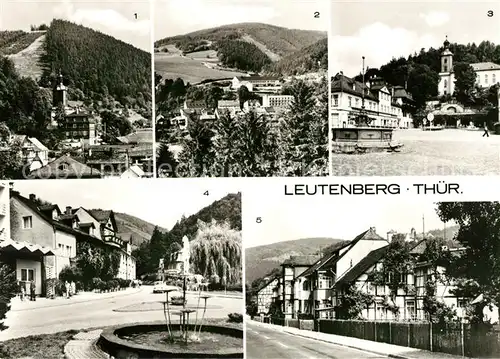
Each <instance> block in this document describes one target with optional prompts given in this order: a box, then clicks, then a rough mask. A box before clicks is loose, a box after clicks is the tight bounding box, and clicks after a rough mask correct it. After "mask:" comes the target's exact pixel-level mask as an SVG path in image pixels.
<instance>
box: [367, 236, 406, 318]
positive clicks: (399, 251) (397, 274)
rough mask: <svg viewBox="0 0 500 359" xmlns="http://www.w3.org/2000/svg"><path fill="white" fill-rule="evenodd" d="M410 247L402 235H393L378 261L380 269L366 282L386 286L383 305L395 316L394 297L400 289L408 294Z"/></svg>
mask: <svg viewBox="0 0 500 359" xmlns="http://www.w3.org/2000/svg"><path fill="white" fill-rule="evenodd" d="M411 249H412V246H411V244H410V243H409V242H406V241H405V238H404V235H398V234H396V235H394V236H393V237H392V240H391V243H389V246H388V248H387V252H386V253H385V255H384V257H383V258H382V260H381V261H380V263H381V264H382V269H375V270H373V271H372V272H370V274H369V275H368V281H370V282H372V283H373V284H374V285H378V286H387V287H388V288H389V295H388V298H387V302H386V303H385V306H386V309H388V310H390V311H392V312H393V313H394V314H395V315H396V316H397V315H398V314H399V307H398V306H397V305H396V296H397V295H398V291H399V290H400V289H402V290H404V291H405V292H408V289H409V288H408V286H407V281H406V278H407V275H408V274H409V273H413V268H414V259H413V256H412V254H411Z"/></svg>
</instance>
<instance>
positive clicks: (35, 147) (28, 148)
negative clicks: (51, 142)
mask: <svg viewBox="0 0 500 359" xmlns="http://www.w3.org/2000/svg"><path fill="white" fill-rule="evenodd" d="M11 143H12V144H13V145H17V146H19V147H21V153H20V155H21V159H22V162H23V163H24V164H25V165H27V166H28V167H27V173H30V172H32V171H34V170H36V169H38V168H40V167H43V166H45V165H46V164H47V163H48V162H49V149H48V148H47V147H45V145H44V144H43V143H41V142H40V141H39V140H38V139H37V138H35V137H28V136H25V135H13V136H12V139H11Z"/></svg>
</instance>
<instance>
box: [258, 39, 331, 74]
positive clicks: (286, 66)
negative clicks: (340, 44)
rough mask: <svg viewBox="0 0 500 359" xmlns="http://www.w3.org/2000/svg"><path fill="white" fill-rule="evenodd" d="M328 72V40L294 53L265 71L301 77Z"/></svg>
mask: <svg viewBox="0 0 500 359" xmlns="http://www.w3.org/2000/svg"><path fill="white" fill-rule="evenodd" d="M319 70H328V39H327V38H324V39H321V40H319V41H317V42H315V43H314V44H312V45H309V46H306V47H304V48H302V49H300V50H298V51H295V52H293V53H291V54H289V55H287V56H285V57H283V58H282V59H281V60H279V61H277V62H274V63H272V64H271V65H270V66H268V67H267V68H266V69H265V72H269V73H272V74H277V75H284V76H286V75H302V74H305V73H308V72H316V71H319Z"/></svg>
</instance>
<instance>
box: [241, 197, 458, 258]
mask: <svg viewBox="0 0 500 359" xmlns="http://www.w3.org/2000/svg"><path fill="white" fill-rule="evenodd" d="M363 197H364V198H363V199H359V197H349V196H347V197H343V198H340V197H305V196H299V197H296V196H289V197H288V196H282V195H281V194H278V195H274V196H273V195H272V194H271V193H268V192H266V193H265V194H264V195H263V196H259V195H257V194H256V193H254V194H253V195H248V194H245V192H244V194H243V239H244V244H245V247H247V248H250V247H256V246H261V245H266V244H271V243H277V242H282V241H289V240H296V239H301V238H314V237H329V238H336V239H344V240H352V239H354V238H355V237H356V236H357V235H358V234H360V233H362V232H364V231H365V230H367V229H369V228H370V227H375V229H376V232H377V233H378V234H379V235H380V236H382V237H384V238H385V237H386V236H387V232H388V231H390V230H395V231H396V232H398V233H409V232H410V230H411V229H412V228H415V230H416V231H417V233H421V232H422V230H423V228H424V223H425V231H426V232H427V231H429V230H432V229H443V228H444V224H443V223H442V222H441V220H440V219H439V217H438V216H437V215H436V211H435V208H436V205H435V203H433V202H432V201H429V200H417V199H416V198H415V200H410V201H409V200H408V199H401V198H399V199H390V198H391V197H387V198H384V199H381V198H380V197H376V196H363ZM264 201H265V203H266V204H265V206H263V205H262V203H263V202H264ZM257 217H260V218H261V223H257V219H256V218H257ZM422 217H423V218H424V221H423V220H422ZM450 225H451V224H447V226H450Z"/></svg>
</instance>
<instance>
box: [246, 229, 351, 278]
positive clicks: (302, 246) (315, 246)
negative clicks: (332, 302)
mask: <svg viewBox="0 0 500 359" xmlns="http://www.w3.org/2000/svg"><path fill="white" fill-rule="evenodd" d="M340 241H341V239H336V238H302V239H297V240H291V241H285V242H278V243H272V244H268V245H264V246H258V247H251V248H247V249H245V282H246V283H247V284H251V283H252V282H253V281H254V280H255V279H258V278H262V277H265V276H267V275H268V274H269V273H270V272H271V271H272V270H273V269H275V268H279V267H280V265H281V264H282V263H283V262H284V261H285V260H287V259H288V258H290V257H292V256H306V255H312V254H319V253H322V251H323V250H324V249H326V248H328V247H329V246H331V245H334V244H336V243H338V242H340Z"/></svg>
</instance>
